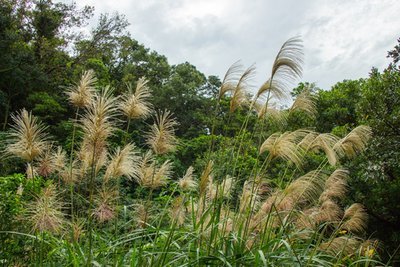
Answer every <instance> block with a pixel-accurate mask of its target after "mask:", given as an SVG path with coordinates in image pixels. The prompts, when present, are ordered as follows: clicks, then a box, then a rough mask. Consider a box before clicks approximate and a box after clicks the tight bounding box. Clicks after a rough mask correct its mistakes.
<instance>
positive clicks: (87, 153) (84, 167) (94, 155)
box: [73, 142, 108, 178]
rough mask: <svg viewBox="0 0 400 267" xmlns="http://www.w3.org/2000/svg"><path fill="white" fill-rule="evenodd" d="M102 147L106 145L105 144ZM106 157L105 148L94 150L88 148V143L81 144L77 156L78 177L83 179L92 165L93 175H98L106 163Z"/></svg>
mask: <svg viewBox="0 0 400 267" xmlns="http://www.w3.org/2000/svg"><path fill="white" fill-rule="evenodd" d="M104 145H106V142H105V143H104ZM107 155H108V152H107V149H106V147H99V149H97V150H96V149H95V147H91V146H89V144H88V143H86V144H85V143H83V144H82V145H81V148H80V151H79V154H78V159H79V162H80V166H79V167H80V170H79V177H80V178H84V177H85V175H86V174H87V173H88V171H90V170H91V167H92V166H94V165H95V168H94V170H95V173H96V174H97V173H99V171H100V169H101V168H102V167H103V166H104V165H105V164H106V162H107ZM73 165H74V163H73Z"/></svg>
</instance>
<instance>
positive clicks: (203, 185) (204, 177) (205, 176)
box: [199, 160, 214, 197]
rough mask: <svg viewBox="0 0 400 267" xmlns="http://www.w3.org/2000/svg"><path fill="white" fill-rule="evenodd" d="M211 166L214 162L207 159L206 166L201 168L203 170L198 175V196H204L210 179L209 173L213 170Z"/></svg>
mask: <svg viewBox="0 0 400 267" xmlns="http://www.w3.org/2000/svg"><path fill="white" fill-rule="evenodd" d="M213 166H214V162H213V161H212V160H210V161H208V162H207V166H206V168H205V169H204V170H203V172H202V174H201V176H200V186H199V196H200V197H203V196H204V194H205V192H206V190H207V187H208V184H209V183H210V179H212V178H211V173H212V170H213Z"/></svg>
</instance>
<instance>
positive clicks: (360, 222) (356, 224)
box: [342, 203, 368, 233]
mask: <svg viewBox="0 0 400 267" xmlns="http://www.w3.org/2000/svg"><path fill="white" fill-rule="evenodd" d="M343 221H344V222H343V225H342V228H343V229H344V230H347V231H349V232H352V233H363V232H364V231H365V229H367V221H368V214H367V212H366V210H365V208H364V206H363V205H361V204H359V203H354V204H352V205H351V206H350V207H349V208H347V209H346V210H345V211H344V216H343Z"/></svg>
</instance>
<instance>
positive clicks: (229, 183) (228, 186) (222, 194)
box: [207, 175, 234, 200]
mask: <svg viewBox="0 0 400 267" xmlns="http://www.w3.org/2000/svg"><path fill="white" fill-rule="evenodd" d="M233 183H234V181H233V177H231V176H229V175H227V176H226V177H225V179H224V180H222V181H221V182H220V183H219V184H218V183H214V182H213V178H212V176H210V177H209V183H208V192H207V199H208V200H213V199H215V198H230V197H231V190H232V188H233Z"/></svg>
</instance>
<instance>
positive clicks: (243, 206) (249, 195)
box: [239, 181, 260, 213]
mask: <svg viewBox="0 0 400 267" xmlns="http://www.w3.org/2000/svg"><path fill="white" fill-rule="evenodd" d="M253 188H257V185H253V184H252V183H251V182H249V181H245V182H244V184H243V189H242V194H241V196H240V205H239V212H240V213H246V212H247V211H249V210H255V209H257V208H258V205H259V204H260V196H259V195H258V194H257V191H256V192H253V191H254V190H253Z"/></svg>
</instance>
